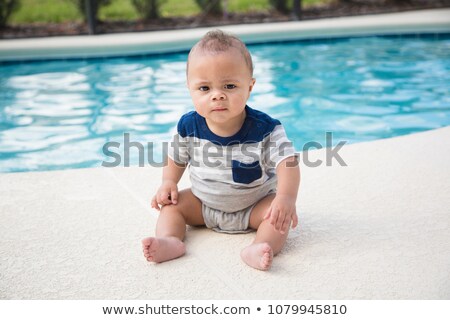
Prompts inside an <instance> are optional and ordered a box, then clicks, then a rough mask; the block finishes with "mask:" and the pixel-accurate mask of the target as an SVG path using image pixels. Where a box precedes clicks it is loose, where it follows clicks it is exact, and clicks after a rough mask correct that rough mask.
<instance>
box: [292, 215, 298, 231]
mask: <svg viewBox="0 0 450 320" xmlns="http://www.w3.org/2000/svg"><path fill="white" fill-rule="evenodd" d="M297 225H298V216H297V213H294V214H293V215H292V229H294V228H295V227H296V226H297Z"/></svg>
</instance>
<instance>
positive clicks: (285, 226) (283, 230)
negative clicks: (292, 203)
mask: <svg viewBox="0 0 450 320" xmlns="http://www.w3.org/2000/svg"><path fill="white" fill-rule="evenodd" d="M290 224H291V218H290V217H288V216H286V218H285V219H284V222H283V225H282V226H281V230H280V232H281V234H285V233H286V232H287V231H288V230H289V225H290Z"/></svg>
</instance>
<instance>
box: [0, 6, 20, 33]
mask: <svg viewBox="0 0 450 320" xmlns="http://www.w3.org/2000/svg"><path fill="white" fill-rule="evenodd" d="M19 5H20V3H19V1H18V0H0V27H3V26H5V25H6V23H7V22H8V19H9V17H10V16H11V14H12V13H13V12H14V11H16V10H17V9H19Z"/></svg>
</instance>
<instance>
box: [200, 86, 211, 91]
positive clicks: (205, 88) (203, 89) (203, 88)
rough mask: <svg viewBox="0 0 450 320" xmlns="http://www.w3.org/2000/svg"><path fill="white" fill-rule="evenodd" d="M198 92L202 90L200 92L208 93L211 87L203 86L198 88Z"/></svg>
mask: <svg viewBox="0 0 450 320" xmlns="http://www.w3.org/2000/svg"><path fill="white" fill-rule="evenodd" d="M198 90H200V91H208V90H209V87H208V86H201V87H200V88H198Z"/></svg>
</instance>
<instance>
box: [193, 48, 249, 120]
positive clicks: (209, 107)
mask: <svg viewBox="0 0 450 320" xmlns="http://www.w3.org/2000/svg"><path fill="white" fill-rule="evenodd" d="M254 84H255V79H253V78H252V75H251V73H250V70H249V67H248V66H247V64H246V63H245V59H244V57H243V56H242V54H241V53H240V52H239V50H237V49H235V48H231V49H230V50H228V51H226V52H221V53H208V52H196V53H194V54H193V55H192V56H191V57H190V59H189V69H188V74H187V85H188V88H189V92H190V94H191V98H192V101H193V103H194V106H195V109H196V111H197V112H198V113H199V114H200V115H201V116H203V117H205V118H206V120H207V123H208V125H210V124H212V125H215V126H232V125H233V121H242V119H243V118H242V117H243V116H244V118H245V111H244V109H245V105H246V103H247V100H248V98H249V96H250V92H251V91H252V88H253V85H254Z"/></svg>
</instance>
